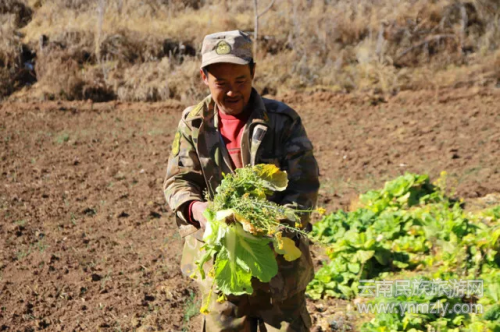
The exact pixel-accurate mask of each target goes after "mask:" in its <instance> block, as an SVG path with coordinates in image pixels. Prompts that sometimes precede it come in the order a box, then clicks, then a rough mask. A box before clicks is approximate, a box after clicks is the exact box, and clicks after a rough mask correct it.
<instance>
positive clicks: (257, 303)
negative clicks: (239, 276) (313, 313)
mask: <svg viewBox="0 0 500 332" xmlns="http://www.w3.org/2000/svg"><path fill="white" fill-rule="evenodd" d="M304 293H305V292H304V291H302V292H299V293H297V294H295V295H294V296H292V297H290V298H288V299H285V300H283V301H281V302H273V300H272V297H271V295H270V294H271V293H270V292H269V291H266V290H265V289H258V290H255V291H254V293H253V294H252V295H243V296H228V298H227V301H225V302H223V303H218V302H217V301H216V298H217V295H216V294H213V295H212V297H213V298H212V299H211V300H210V302H211V304H210V306H209V310H210V312H209V313H208V314H206V315H204V317H203V324H202V329H201V331H202V332H257V331H259V332H307V331H309V328H310V327H311V318H310V316H309V313H308V312H307V307H306V299H305V294H304ZM204 300H206V297H204ZM203 303H205V302H203Z"/></svg>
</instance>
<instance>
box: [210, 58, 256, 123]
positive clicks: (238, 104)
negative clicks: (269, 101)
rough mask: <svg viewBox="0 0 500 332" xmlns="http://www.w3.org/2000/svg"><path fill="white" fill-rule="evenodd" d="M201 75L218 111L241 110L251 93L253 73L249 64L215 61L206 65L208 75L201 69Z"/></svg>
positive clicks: (233, 112) (237, 111) (236, 113)
mask: <svg viewBox="0 0 500 332" xmlns="http://www.w3.org/2000/svg"><path fill="white" fill-rule="evenodd" d="M254 68H255V67H254ZM201 77H202V78H203V82H205V84H206V85H207V86H208V88H209V89H210V93H211V95H212V98H213V100H214V101H215V103H216V104H217V107H218V108H219V110H220V111H222V112H224V113H226V114H229V115H238V114H240V113H241V112H243V109H244V108H245V106H246V105H247V104H248V101H249V100H250V94H251V93H252V80H253V73H252V72H250V66H249V65H236V64H232V63H215V64H213V65H209V66H208V76H206V75H205V73H204V72H203V71H201Z"/></svg>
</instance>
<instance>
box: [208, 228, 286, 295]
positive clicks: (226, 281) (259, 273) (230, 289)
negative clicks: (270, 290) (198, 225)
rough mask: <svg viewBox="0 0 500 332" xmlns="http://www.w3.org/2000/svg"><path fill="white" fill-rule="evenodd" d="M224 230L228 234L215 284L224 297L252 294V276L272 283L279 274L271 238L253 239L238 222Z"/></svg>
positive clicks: (224, 242) (217, 264)
mask: <svg viewBox="0 0 500 332" xmlns="http://www.w3.org/2000/svg"><path fill="white" fill-rule="evenodd" d="M220 228H227V232H226V233H225V237H224V238H223V240H222V246H223V249H221V251H220V252H219V254H218V256H217V260H216V270H215V281H216V283H217V286H218V287H219V289H220V290H221V291H222V292H223V293H224V294H226V295H228V294H234V295H241V294H252V292H253V289H252V287H251V283H250V280H251V278H252V276H254V277H256V278H258V279H259V280H260V281H262V282H269V281H270V280H271V279H272V278H273V277H274V276H275V275H276V274H277V273H278V264H277V263H276V259H275V257H274V252H273V250H272V249H271V247H270V246H269V242H270V241H271V239H269V238H264V237H257V236H253V235H251V234H249V233H247V232H245V231H244V230H243V228H242V226H241V225H240V224H238V223H234V224H231V225H220Z"/></svg>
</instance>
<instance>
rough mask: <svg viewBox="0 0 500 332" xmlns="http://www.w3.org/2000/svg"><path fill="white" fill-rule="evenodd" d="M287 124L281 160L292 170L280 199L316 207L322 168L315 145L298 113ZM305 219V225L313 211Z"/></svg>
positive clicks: (306, 207)
mask: <svg viewBox="0 0 500 332" xmlns="http://www.w3.org/2000/svg"><path fill="white" fill-rule="evenodd" d="M285 128H286V129H285V132H284V134H283V136H282V142H281V144H282V146H283V147H284V148H283V159H282V163H281V164H282V169H283V170H285V171H287V173H288V187H287V189H286V190H285V192H284V193H283V196H281V199H280V202H279V203H280V204H282V205H287V206H290V207H292V206H296V208H298V209H304V210H312V209H314V208H315V207H316V201H317V197H318V190H319V170H318V164H317V162H316V159H315V158H314V156H313V146H312V143H311V141H310V140H309V138H308V137H307V134H306V131H305V128H304V126H303V125H302V121H301V119H300V117H299V116H298V115H297V116H296V117H294V118H293V119H292V120H291V125H290V126H287V127H285ZM301 219H302V220H301V221H302V226H303V227H307V226H308V224H309V219H310V213H304V214H303V215H302V217H301Z"/></svg>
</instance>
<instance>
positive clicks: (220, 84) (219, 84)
mask: <svg viewBox="0 0 500 332" xmlns="http://www.w3.org/2000/svg"><path fill="white" fill-rule="evenodd" d="M215 84H216V85H217V86H224V85H226V83H224V82H217V83H215Z"/></svg>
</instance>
